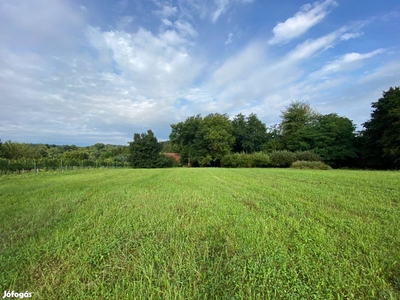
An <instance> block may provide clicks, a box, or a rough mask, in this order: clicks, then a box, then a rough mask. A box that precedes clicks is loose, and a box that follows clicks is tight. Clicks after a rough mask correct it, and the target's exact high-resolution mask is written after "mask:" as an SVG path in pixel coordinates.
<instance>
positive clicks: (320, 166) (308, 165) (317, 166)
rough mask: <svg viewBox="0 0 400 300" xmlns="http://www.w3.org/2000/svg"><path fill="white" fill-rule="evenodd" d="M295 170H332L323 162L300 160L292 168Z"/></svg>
mask: <svg viewBox="0 0 400 300" xmlns="http://www.w3.org/2000/svg"><path fill="white" fill-rule="evenodd" d="M290 167H291V168H294V169H313V170H330V169H332V168H331V167H330V166H328V165H326V164H324V163H323V162H321V161H304V160H298V161H296V162H294V163H292V165H291V166H290Z"/></svg>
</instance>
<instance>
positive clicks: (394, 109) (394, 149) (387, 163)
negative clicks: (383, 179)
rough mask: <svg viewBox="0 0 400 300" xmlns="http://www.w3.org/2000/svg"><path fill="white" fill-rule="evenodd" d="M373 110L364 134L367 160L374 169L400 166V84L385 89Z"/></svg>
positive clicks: (363, 150) (365, 157) (373, 105)
mask: <svg viewBox="0 0 400 300" xmlns="http://www.w3.org/2000/svg"><path fill="white" fill-rule="evenodd" d="M372 109H373V111H372V113H371V118H370V120H368V121H367V122H365V123H364V124H363V126H364V128H365V129H364V131H363V132H362V133H361V134H362V141H363V149H362V152H363V158H364V162H365V164H366V166H368V167H372V168H378V169H391V168H400V87H394V88H393V87H391V88H390V89H389V90H388V91H386V92H383V97H382V98H380V99H379V100H378V101H377V102H373V103H372Z"/></svg>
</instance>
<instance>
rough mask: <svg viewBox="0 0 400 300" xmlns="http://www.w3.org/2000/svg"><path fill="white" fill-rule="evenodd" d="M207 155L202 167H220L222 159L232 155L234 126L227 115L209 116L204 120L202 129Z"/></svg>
mask: <svg viewBox="0 0 400 300" xmlns="http://www.w3.org/2000/svg"><path fill="white" fill-rule="evenodd" d="M201 133H202V137H203V138H204V141H205V145H206V149H207V155H206V157H205V158H204V159H203V163H202V165H208V164H211V165H212V166H220V165H221V158H222V157H223V156H224V155H226V154H228V153H230V152H231V150H232V147H233V144H234V142H235V137H234V136H233V126H232V123H231V121H230V120H229V116H228V115H227V114H223V115H221V114H218V113H216V114H209V115H207V116H206V117H205V118H204V120H203V126H202V128H201Z"/></svg>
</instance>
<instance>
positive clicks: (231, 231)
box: [0, 169, 400, 299]
mask: <svg viewBox="0 0 400 300" xmlns="http://www.w3.org/2000/svg"><path fill="white" fill-rule="evenodd" d="M399 199H400V173H399V172H361V171H339V170H334V171H307V170H300V171H299V170H288V169H286V170H281V169H169V170H167V169H164V170H91V171H76V172H67V173H43V174H38V175H34V174H25V175H16V176H2V177H0V270H1V271H2V272H1V273H0V287H1V288H3V290H14V291H16V292H17V291H19V292H25V291H30V292H34V296H35V298H38V299H39V298H43V299H50V298H52V299H57V298H58V299H61V298H70V299H78V298H79V299H94V298H97V299H101V298H104V299H110V298H115V299H124V298H131V299H133V298H135V299H161V298H164V299H172V298H174V299H190V298H198V299H216V298H218V299H251V298H252V299H256V298H260V299H265V298H283V299H289V298H290V299H305V298H306V299H341V298H342V299H347V298H348V299H352V298H355V299H384V298H388V299H390V298H392V299H400V231H399V228H400V225H399V224H400V209H399Z"/></svg>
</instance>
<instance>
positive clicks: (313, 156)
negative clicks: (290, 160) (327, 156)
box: [296, 151, 322, 161]
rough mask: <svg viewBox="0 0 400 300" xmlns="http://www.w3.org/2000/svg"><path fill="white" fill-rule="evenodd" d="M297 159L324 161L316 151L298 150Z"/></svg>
mask: <svg viewBox="0 0 400 300" xmlns="http://www.w3.org/2000/svg"><path fill="white" fill-rule="evenodd" d="M296 160H301V161H322V159H321V156H319V155H318V154H317V153H315V152H314V151H303V152H296Z"/></svg>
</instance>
